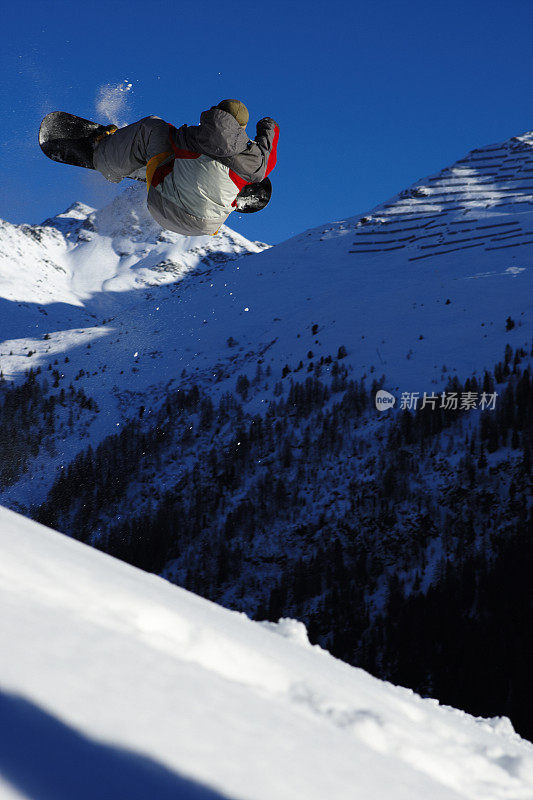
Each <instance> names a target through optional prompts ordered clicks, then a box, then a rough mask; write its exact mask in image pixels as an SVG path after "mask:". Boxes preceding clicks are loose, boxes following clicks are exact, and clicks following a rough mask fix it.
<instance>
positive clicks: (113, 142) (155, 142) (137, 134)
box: [93, 117, 169, 183]
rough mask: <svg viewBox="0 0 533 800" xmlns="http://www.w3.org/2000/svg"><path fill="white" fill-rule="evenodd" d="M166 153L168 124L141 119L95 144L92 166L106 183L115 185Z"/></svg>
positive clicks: (153, 118)
mask: <svg viewBox="0 0 533 800" xmlns="http://www.w3.org/2000/svg"><path fill="white" fill-rule="evenodd" d="M168 150H169V128H168V124H167V123H166V122H164V121H163V120H162V119H160V118H159V117H144V119H141V120H139V122H134V123H133V125H126V127H125V128H119V130H118V131H116V133H114V134H113V135H112V136H105V137H104V138H103V139H102V140H101V141H100V142H98V143H97V145H96V147H95V149H94V156H93V160H94V166H95V169H97V170H98V172H101V173H102V175H103V176H104V178H107V180H108V181H112V182H113V183H118V182H119V181H120V180H122V178H126V177H127V176H128V175H132V174H133V173H134V172H136V171H137V170H138V169H141V168H142V167H146V165H147V163H148V162H149V161H150V159H151V158H153V157H154V156H156V155H159V154H160V153H162V152H164V151H168Z"/></svg>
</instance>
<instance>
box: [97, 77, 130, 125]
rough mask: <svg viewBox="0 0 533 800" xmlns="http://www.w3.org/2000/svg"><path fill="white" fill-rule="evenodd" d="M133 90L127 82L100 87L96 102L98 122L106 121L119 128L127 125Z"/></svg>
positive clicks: (106, 84)
mask: <svg viewBox="0 0 533 800" xmlns="http://www.w3.org/2000/svg"><path fill="white" fill-rule="evenodd" d="M131 89H132V84H131V83H130V82H129V81H127V80H124V81H121V82H120V83H105V84H104V85H103V86H100V88H99V89H98V94H97V96H96V101H95V106H96V113H97V115H98V121H102V122H103V121H104V120H106V121H107V122H111V123H113V125H116V126H117V127H119V128H123V127H124V125H127V120H126V119H125V117H126V115H127V113H128V111H129V104H128V94H129V93H130V92H131Z"/></svg>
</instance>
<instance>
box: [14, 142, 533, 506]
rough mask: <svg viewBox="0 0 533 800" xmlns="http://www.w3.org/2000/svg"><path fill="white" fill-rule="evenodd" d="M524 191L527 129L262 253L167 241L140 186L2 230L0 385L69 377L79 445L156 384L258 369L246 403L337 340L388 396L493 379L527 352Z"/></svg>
mask: <svg viewBox="0 0 533 800" xmlns="http://www.w3.org/2000/svg"><path fill="white" fill-rule="evenodd" d="M532 186H533V134H531V133H529V134H525V135H524V136H521V137H515V138H513V139H511V140H509V141H507V142H504V143H502V144H500V145H491V146H488V147H485V148H481V149H480V150H476V151H473V152H472V153H470V154H469V155H468V156H467V157H466V158H464V159H462V160H461V161H459V162H457V164H455V165H453V166H452V167H449V168H446V169H444V170H443V171H442V172H440V173H439V174H437V175H435V176H432V177H430V178H427V179H425V180H423V181H419V182H418V183H416V184H414V185H413V187H411V188H410V189H408V190H406V191H405V192H402V193H401V194H400V195H399V196H397V197H396V198H393V199H392V200H391V201H390V202H388V203H385V204H384V205H383V206H380V207H378V208H377V209H375V211H374V212H372V213H371V214H369V215H368V216H367V217H363V218H360V217H354V218H351V219H347V220H344V221H341V222H336V223H332V224H330V225H328V226H326V227H320V228H317V229H314V230H310V231H308V232H305V233H303V234H301V235H299V236H296V237H295V238H293V239H291V240H289V241H287V242H285V243H283V244H280V245H277V246H275V247H272V248H269V249H265V246H264V245H261V244H258V243H251V242H248V241H247V240H245V239H244V238H243V237H242V236H239V235H238V234H236V233H234V232H232V231H231V230H230V229H229V228H223V229H222V230H221V233H220V234H219V235H218V236H217V237H200V238H192V239H184V238H183V237H179V236H177V235H173V234H167V233H166V232H163V231H161V230H160V229H159V228H158V226H157V225H156V224H155V223H154V222H153V221H152V220H151V218H150V217H149V215H148V213H147V211H146V209H145V204H144V195H143V193H142V192H143V187H134V188H132V189H128V190H127V191H126V192H125V193H124V194H122V195H121V196H119V197H118V198H116V199H115V201H114V202H113V203H112V204H111V205H110V206H108V207H106V208H105V209H102V210H101V211H98V212H92V211H91V210H90V209H88V208H87V207H82V206H80V205H79V204H75V205H74V206H73V207H72V208H71V209H70V210H69V211H67V212H65V214H62V215H59V216H58V217H55V218H53V219H51V220H48V221H47V222H46V223H45V225H44V226H37V227H32V226H27V225H23V226H12V225H8V224H7V223H3V226H2V229H1V230H0V297H3V298H4V299H3V300H2V299H0V310H1V313H0V341H1V342H2V343H1V344H0V369H1V370H2V371H3V373H4V375H5V376H6V377H11V378H12V377H17V376H21V375H22V374H23V372H24V370H27V369H28V368H29V367H30V366H32V367H36V366H38V365H41V366H42V367H43V368H46V367H47V365H49V364H50V362H52V363H53V362H56V361H57V369H58V371H59V373H60V376H59V379H60V383H61V385H64V386H66V387H68V385H69V383H70V382H74V381H77V383H75V386H76V388H77V387H82V388H83V389H84V391H85V392H86V394H87V395H89V396H90V397H93V398H94V399H95V400H96V402H97V403H98V406H99V408H100V410H101V413H100V414H99V416H98V418H97V419H95V421H94V422H93V423H92V424H91V427H90V429H89V430H88V432H87V436H88V437H89V438H90V439H91V441H93V442H97V441H99V440H100V439H101V438H102V437H103V436H104V435H106V434H109V433H110V432H111V431H116V430H117V427H120V426H122V425H123V423H124V421H125V419H127V418H129V417H131V416H133V415H135V414H137V413H138V410H139V408H140V407H141V406H142V407H144V408H146V409H151V408H154V407H157V406H158V405H159V404H160V402H161V400H162V398H163V397H164V394H165V391H166V389H167V388H168V387H177V386H180V385H182V386H190V385H191V384H192V383H193V382H194V383H198V384H201V385H202V386H203V387H204V388H206V389H207V390H208V392H210V393H212V395H213V399H214V400H215V401H216V399H217V397H219V396H220V395H221V394H222V393H224V392H227V391H233V390H234V388H235V381H236V377H237V376H238V375H239V374H243V373H244V374H247V375H248V376H249V377H250V378H251V377H253V375H254V374H255V370H256V368H257V364H258V362H260V363H261V365H262V369H263V370H267V369H268V368H270V370H269V371H270V374H271V379H270V380H269V381H268V384H269V388H268V389H267V388H266V386H265V385H262V386H261V387H260V391H259V389H258V390H257V391H256V392H255V393H253V392H252V393H251V394H250V400H249V404H250V405H249V408H250V409H251V410H253V407H254V404H255V406H256V407H257V410H260V409H261V408H265V405H264V403H268V402H269V400H270V399H272V393H273V391H274V387H275V384H276V382H277V381H278V380H279V379H280V377H281V374H282V370H284V369H285V373H288V376H289V377H288V380H290V378H291V377H292V376H294V377H295V378H296V379H298V378H300V377H301V378H302V379H303V378H304V377H305V375H306V372H308V371H311V370H312V369H313V367H316V365H317V364H318V363H320V362H321V360H326V365H325V366H324V370H326V371H327V370H328V369H329V367H328V366H327V357H328V356H329V355H333V356H334V357H335V355H336V354H337V352H338V348H339V347H340V346H341V345H342V346H344V347H345V348H346V351H347V356H346V360H345V361H344V362H343V363H344V364H346V365H347V367H348V368H349V370H350V375H351V377H353V378H360V377H362V376H367V378H368V380H369V382H370V380H371V379H372V378H373V377H380V376H381V375H383V374H384V375H385V376H386V381H385V388H387V389H389V390H391V391H393V392H395V393H396V395H397V396H398V395H399V393H401V392H404V391H405V392H416V391H418V392H420V393H422V392H424V391H427V392H428V393H429V392H431V391H437V390H438V389H439V388H442V387H443V386H444V384H445V383H446V381H447V379H448V376H449V375H450V374H458V375H459V377H460V378H462V379H464V378H465V377H466V376H468V375H471V374H472V373H474V372H476V373H477V374H478V375H481V374H482V373H483V369H484V368H486V367H487V368H492V367H493V365H494V364H495V363H496V362H497V361H499V360H500V359H501V358H502V355H503V351H504V348H505V345H506V344H510V345H511V346H512V347H513V348H517V347H526V348H529V341H530V337H531V322H530V314H531V298H532V297H533V285H532V276H533V233H532V231H533V188H532ZM261 251H263V252H261ZM243 255H246V257H245V258H243V257H239V258H236V257H237V256H243ZM508 318H510V319H511V322H512V323H514V327H512V325H511V324H509V325H508V324H507V320H508ZM508 327H509V330H507V328H508ZM45 336H46V339H45V338H44V337H45ZM228 345H230V346H228ZM28 353H31V357H28ZM65 357H68V363H66V362H65ZM76 447H78V448H79V445H78V444H77V443H76V442H73V443H72V444H71V446H70V447H69V446H68V444H67V445H65V448H64V452H65V453H66V456H65V458H63V460H61V459H60V460H61V463H65V462H66V461H67V460H68V459H69V458H70V457H71V454H72V452H73V451H75V450H76ZM62 449H63V448H62ZM60 455H61V454H60ZM46 473H47V475H50V474H51V473H53V470H52V471H50V470H46ZM47 485H49V483H48V484H47V482H46V480H44V482H42V481H33V482H32V484H31V491H30V490H29V489H28V487H26V489H23V490H22V489H21V490H20V491H19V490H18V489H16V488H15V489H13V491H12V492H11V495H9V496H3V499H4V502H7V503H9V504H11V503H12V502H13V499H14V498H15V496H16V500H17V501H19V502H22V503H23V504H25V503H26V502H27V499H26V495H27V494H28V491H29V492H30V494H31V493H33V501H34V502H40V501H41V500H42V499H43V498H44V492H45V489H46V487H47Z"/></svg>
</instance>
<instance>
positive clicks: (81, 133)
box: [39, 111, 272, 214]
mask: <svg viewBox="0 0 533 800" xmlns="http://www.w3.org/2000/svg"><path fill="white" fill-rule="evenodd" d="M105 128H106V126H105V125H100V124H99V123H98V122H93V121H92V120H90V119H84V118H83V117H77V116H75V115H74V114H68V113H67V112H65V111H52V112H51V113H50V114H47V115H46V117H45V118H44V119H43V121H42V122H41V127H40V128H39V145H40V147H41V150H42V151H43V153H44V154H45V156H48V158H51V159H52V161H58V162H59V163H61V164H70V165H71V166H73V167H83V168H84V169H94V166H93V164H92V162H91V160H90V159H88V158H87V154H86V152H85V151H86V148H84V147H83V145H82V143H81V142H80V140H83V139H85V137H87V136H90V135H91V134H94V133H96V132H97V131H99V130H100V131H101V132H102V133H103V132H104V131H105ZM132 179H133V180H143V178H142V177H137V176H135V177H134V178H132ZM271 196H272V184H271V182H270V179H269V178H265V179H264V180H262V181H261V182H260V183H249V184H247V185H246V186H244V187H243V188H242V189H241V191H240V192H239V194H238V195H237V200H236V207H235V210H236V211H238V212H239V213H240V214H253V213H255V212H256V211H261V210H262V209H263V208H265V206H266V205H267V204H268V202H269V200H270V198H271Z"/></svg>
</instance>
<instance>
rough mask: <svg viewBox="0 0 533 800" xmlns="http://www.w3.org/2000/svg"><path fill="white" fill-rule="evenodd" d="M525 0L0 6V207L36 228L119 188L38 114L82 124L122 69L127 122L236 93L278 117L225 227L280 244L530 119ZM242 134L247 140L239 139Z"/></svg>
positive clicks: (532, 8) (196, 107)
mask: <svg viewBox="0 0 533 800" xmlns="http://www.w3.org/2000/svg"><path fill="white" fill-rule="evenodd" d="M532 31H533V2H531V0H498V2H495V1H494V0H492V1H491V0H460V1H459V0H447V1H446V2H439V0H405V2H398V0H380V1H379V2H371V0H364V1H361V0H355V2H349V1H347V2H335V0H330V2H326V1H324V2H320V3H318V2H305V3H304V2H298V0H296V2H293V3H290V2H287V3H286V2H277V1H276V2H272V0H266V2H263V3H254V2H248V3H242V2H241V3H230V4H228V3H220V2H217V3H215V2H203V3H194V2H188V3H183V2H161V0H143V2H140V0H128V2H123V0H106V2H102V0H94V2H85V3H83V2H79V3H77V2H75V1H74V0H69V2H65V0H52V1H51V2H50V3H44V2H42V0H18V2H11V3H9V5H7V6H6V7H5V8H4V11H3V36H2V52H1V56H0V60H1V64H0V65H1V68H2V69H1V75H2V86H1V89H0V113H1V118H2V121H3V125H2V131H3V132H2V136H1V137H0V167H1V175H2V182H3V191H2V193H1V196H0V217H2V218H4V219H7V220H9V221H10V222H40V221H42V220H43V219H44V218H46V217H47V216H50V215H52V214H54V213H57V212H59V211H61V210H63V209H64V208H66V207H67V206H68V205H70V203H71V202H72V201H73V200H75V199H79V200H83V201H85V202H87V203H89V204H92V205H95V206H99V205H102V204H103V203H104V202H105V201H106V199H108V198H110V197H112V196H113V193H114V192H115V191H116V189H115V188H113V187H111V185H110V184H106V182H105V181H104V179H103V178H101V177H100V176H96V175H93V174H91V173H89V172H87V171H86V170H79V169H76V168H74V167H66V166H63V165H56V164H54V163H53V162H50V161H48V160H47V159H46V158H45V157H44V156H43V155H42V154H41V152H40V150H39V148H38V145H37V140H36V136H37V130H38V126H39V122H40V119H41V117H42V116H44V114H45V113H47V112H48V111H52V110H57V109H60V110H66V111H71V112H73V113H77V114H79V115H81V116H85V117H89V118H94V117H95V98H96V96H97V93H98V89H99V87H100V86H102V85H103V84H117V83H119V82H121V81H123V80H125V79H127V80H129V81H130V82H131V83H132V84H133V90H132V92H130V94H129V95H128V97H129V110H128V121H134V120H135V119H138V118H139V117H142V116H145V115H147V114H157V115H159V116H161V117H163V118H164V119H166V120H168V121H169V122H173V123H175V124H176V125H180V124H182V123H183V122H187V123H189V124H196V123H197V122H198V117H199V114H200V112H201V111H202V110H203V109H204V108H208V107H209V106H211V105H214V104H216V103H217V102H218V101H219V100H221V99H223V98H225V97H238V98H240V99H242V100H243V101H244V102H245V103H246V104H247V105H248V107H249V109H250V116H251V121H253V122H254V126H253V128H252V126H249V132H250V130H253V131H255V122H256V121H257V120H258V119H259V118H260V117H262V116H265V115H269V116H272V117H274V118H275V119H276V120H277V121H278V122H279V125H280V130H281V132H280V144H279V158H278V166H277V168H276V170H275V172H274V173H273V178H274V184H275V187H274V188H275V195H274V197H273V199H272V201H271V204H270V206H269V208H268V209H266V210H265V211H263V212H262V213H260V214H256V215H250V216H248V217H244V216H242V217H240V218H236V217H235V215H234V216H233V217H231V218H230V224H231V225H232V226H233V227H234V228H236V229H237V230H239V231H240V232H242V233H243V234H245V235H246V236H248V237H249V238H252V239H262V240H264V241H268V242H272V243H273V242H277V241H280V240H282V239H285V238H287V237H289V236H291V235H293V234H296V233H299V232H300V231H302V230H304V229H306V228H309V227H313V226H315V225H319V224H321V223H322V222H328V221H331V220H337V219H342V218H344V217H347V216H352V215H354V214H356V213H359V212H363V211H367V210H369V209H370V208H372V206H374V205H375V204H376V203H378V202H380V201H382V200H385V199H387V197H390V196H391V195H393V194H394V193H396V192H397V191H399V190H400V189H402V188H404V187H405V186H407V185H409V184H410V183H412V182H413V181H414V180H416V179H417V178H421V177H423V176H424V175H428V174H431V173H432V172H435V171H437V170H439V169H440V168H441V167H443V166H446V165H447V164H449V163H451V162H452V161H454V160H455V159H457V158H460V157H461V156H462V155H463V154H465V153H466V152H467V151H468V150H469V149H472V148H473V147H477V146H480V145H483V144H488V143H490V142H496V141H499V140H502V139H506V138H508V137H509V136H513V135H515V134H519V133H522V132H524V131H526V130H530V129H532V128H533V104H532V102H531V97H532V89H531V87H532V76H533V48H532V47H531V35H532ZM252 135H253V133H252Z"/></svg>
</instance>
